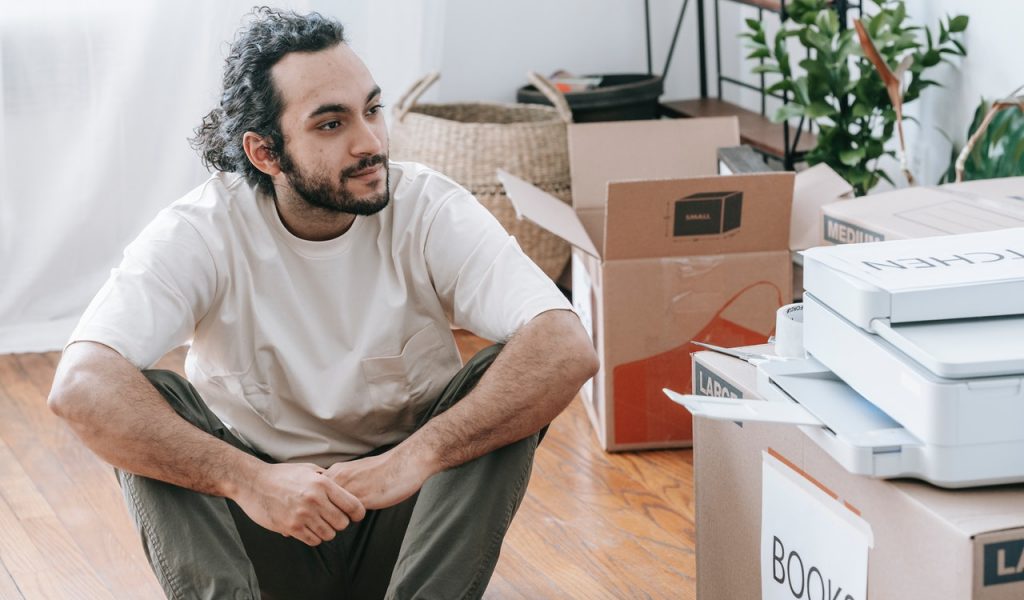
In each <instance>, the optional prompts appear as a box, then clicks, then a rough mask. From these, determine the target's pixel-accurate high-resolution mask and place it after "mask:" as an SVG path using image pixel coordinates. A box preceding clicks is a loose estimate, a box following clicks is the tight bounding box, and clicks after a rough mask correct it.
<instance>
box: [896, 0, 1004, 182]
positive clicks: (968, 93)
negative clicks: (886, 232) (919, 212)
mask: <svg viewBox="0 0 1024 600" xmlns="http://www.w3.org/2000/svg"><path fill="white" fill-rule="evenodd" d="M907 11H908V13H909V14H910V15H912V16H913V17H914V18H915V19H916V20H917V21H918V22H921V23H927V24H929V25H931V24H934V23H936V22H937V21H938V19H939V18H940V17H942V16H944V15H947V14H950V15H956V14H965V15H969V16H970V18H971V19H970V24H969V25H968V27H967V31H966V32H965V36H964V45H965V46H966V47H967V58H966V59H964V60H962V61H959V66H958V67H957V68H955V69H954V68H951V67H948V66H946V65H943V66H941V67H936V69H937V72H938V75H937V76H936V77H931V76H929V79H936V80H937V81H939V82H940V83H942V84H943V87H941V88H930V89H928V90H927V91H926V92H925V93H924V94H923V95H922V97H921V98H920V99H919V100H917V101H915V102H914V103H912V104H910V105H908V113H909V114H911V115H913V116H914V117H915V118H917V119H918V121H919V122H920V126H918V125H914V124H911V125H909V127H908V129H907V134H908V140H907V143H908V147H909V148H910V160H911V166H912V168H913V171H914V172H915V174H917V175H918V178H919V179H921V180H922V182H923V183H935V182H936V181H937V180H938V178H939V177H940V176H941V175H942V173H943V172H944V171H945V169H946V167H947V165H948V164H949V153H950V144H949V142H947V141H946V138H944V137H943V135H942V133H941V132H945V133H946V134H947V135H949V136H950V137H951V138H952V139H953V140H956V141H957V143H958V144H960V145H962V144H963V142H964V141H965V140H966V138H967V127H968V126H969V125H970V123H971V118H972V116H973V115H974V109H975V108H976V107H977V105H978V102H979V100H980V99H981V98H982V97H985V98H988V99H994V98H1001V97H1004V96H1006V95H1007V94H1009V93H1010V92H1012V91H1013V90H1014V89H1015V88H1017V87H1019V86H1021V85H1024V35H1022V32H1024V2H1021V0H985V1H984V2H978V1H977V0H973V1H972V0H907Z"/></svg>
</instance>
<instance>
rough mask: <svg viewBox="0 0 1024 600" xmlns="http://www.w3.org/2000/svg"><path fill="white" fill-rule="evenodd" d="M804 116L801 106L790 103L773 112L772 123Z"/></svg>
mask: <svg viewBox="0 0 1024 600" xmlns="http://www.w3.org/2000/svg"><path fill="white" fill-rule="evenodd" d="M805 114H806V113H805V111H804V107H803V106H802V105H800V104H795V103H792V102H790V103H789V104H783V105H782V106H780V107H779V110H777V111H775V114H774V115H772V121H774V122H776V123H781V122H783V121H785V120H786V119H792V118H794V117H803V116H805Z"/></svg>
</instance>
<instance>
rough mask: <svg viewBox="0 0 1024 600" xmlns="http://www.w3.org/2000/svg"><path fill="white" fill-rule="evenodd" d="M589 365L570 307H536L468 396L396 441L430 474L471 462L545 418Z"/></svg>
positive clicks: (590, 355)
mask: <svg viewBox="0 0 1024 600" xmlns="http://www.w3.org/2000/svg"><path fill="white" fill-rule="evenodd" d="M597 365H598V362H597V356H596V353H595V352H594V349H593V346H592V344H591V341H590V338H589V336H588V335H587V334H586V331H585V330H584V329H583V327H582V325H581V324H580V322H579V319H578V318H577V317H576V315H575V314H574V313H572V312H569V311H564V310H558V311H549V312H546V313H543V314H541V315H539V316H537V317H536V318H535V319H533V320H532V321H530V322H529V323H527V324H526V325H525V326H524V327H523V328H522V329H521V330H520V331H519V332H518V333H517V334H516V335H515V336H514V337H513V338H512V339H511V340H510V341H509V343H508V344H507V345H506V346H505V348H504V349H503V350H502V352H501V354H499V355H498V357H497V358H496V359H495V361H494V363H493V364H492V365H491V367H490V368H489V369H488V370H487V372H486V373H485V374H484V376H483V377H482V378H481V380H480V382H479V383H478V384H477V385H476V387H475V388H474V389H473V391H472V392H470V394H469V395H467V396H466V397H465V398H464V399H462V400H461V401H459V402H458V403H456V404H455V405H454V406H452V408H450V409H448V411H446V412H445V413H443V414H442V415H440V416H438V417H435V418H434V419H432V420H431V421H429V422H428V423H427V424H426V425H425V426H424V427H423V428H421V429H420V430H419V431H418V432H416V433H415V434H414V435H413V436H411V437H410V438H409V439H408V440H406V442H404V443H403V444H404V445H407V446H409V448H408V449H407V451H408V452H409V455H410V456H413V457H417V459H418V460H420V461H424V462H425V463H426V465H425V468H427V469H429V471H431V472H439V471H442V470H445V469H448V468H451V467H454V466H457V465H460V464H462V463H465V462H468V461H470V460H473V459H474V458H477V457H478V456H482V455H484V454H486V453H488V452H491V451H493V450H496V449H497V448H501V447H503V446H506V445H508V444H510V443H512V442H515V441H518V440H520V439H523V438H524V437H526V436H528V435H530V434H532V433H535V432H536V431H538V430H539V429H540V428H541V427H543V426H544V425H547V424H548V423H550V422H551V421H552V420H553V419H554V418H555V417H556V416H557V415H558V414H559V413H560V412H561V411H562V410H564V409H565V407H566V406H567V405H568V404H569V402H571V401H572V399H573V397H575V395H576V393H577V392H578V391H579V389H580V387H581V386H582V385H583V383H584V382H585V381H586V380H587V379H589V378H590V377H592V376H593V375H594V373H595V372H596V371H597Z"/></svg>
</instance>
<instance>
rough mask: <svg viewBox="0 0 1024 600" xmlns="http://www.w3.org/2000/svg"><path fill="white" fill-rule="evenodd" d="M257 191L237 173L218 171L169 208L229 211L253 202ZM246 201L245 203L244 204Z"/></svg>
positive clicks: (186, 210)
mask: <svg viewBox="0 0 1024 600" xmlns="http://www.w3.org/2000/svg"><path fill="white" fill-rule="evenodd" d="M255 197H256V191H255V190H254V189H253V187H252V186H251V185H249V183H248V182H246V180H245V178H244V177H242V176H241V175H238V174H237V173H223V172H219V171H218V172H216V173H214V174H213V175H211V176H210V177H208V178H207V179H206V181H204V182H203V183H201V184H199V185H198V186H196V187H195V188H193V189H192V190H191V191H190V192H188V193H187V194H185V195H184V196H182V197H181V198H178V199H177V200H176V201H175V202H174V203H173V204H171V205H170V206H169V207H168V208H171V209H173V210H176V211H179V212H185V213H189V212H191V213H195V214H201V213H210V212H219V211H229V210H231V209H233V208H236V207H240V206H244V205H245V204H253V203H254V202H255ZM243 203H245V204H243Z"/></svg>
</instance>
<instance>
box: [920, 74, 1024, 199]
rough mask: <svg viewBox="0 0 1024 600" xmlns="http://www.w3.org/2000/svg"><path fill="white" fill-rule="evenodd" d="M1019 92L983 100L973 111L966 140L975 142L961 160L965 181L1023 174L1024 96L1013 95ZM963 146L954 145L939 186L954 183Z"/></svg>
mask: <svg viewBox="0 0 1024 600" xmlns="http://www.w3.org/2000/svg"><path fill="white" fill-rule="evenodd" d="M1022 90H1024V86H1021V87H1020V88H1017V90H1015V91H1014V92H1013V93H1012V94H1010V97H1009V98H1008V99H1006V100H1002V101H996V102H989V101H988V100H984V99H982V101H981V103H980V104H979V105H978V108H977V110H975V111H974V120H973V121H972V122H971V126H970V127H969V128H968V130H967V138H968V140H969V141H970V140H971V139H972V138H976V139H974V144H973V147H972V148H971V149H970V150H969V151H968V154H967V156H965V157H963V176H962V178H963V180H964V181H970V180H972V179H995V178H997V177H1013V176H1017V175H1024V95H1020V96H1016V94H1018V93H1020V92H1021V91H1022ZM1015 96H1016V97H1015ZM1001 107H1002V108H1004V110H1000V108H1001ZM979 128H980V130H981V131H980V132H979ZM950 141H951V142H952V140H950ZM966 145H967V143H964V144H961V145H959V146H958V145H957V144H953V150H952V156H950V159H949V167H948V168H947V169H946V172H945V174H943V176H942V179H941V180H940V181H939V183H949V182H952V181H956V179H957V176H956V163H957V159H958V158H960V154H961V152H962V151H963V149H964V148H965V147H966Z"/></svg>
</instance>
